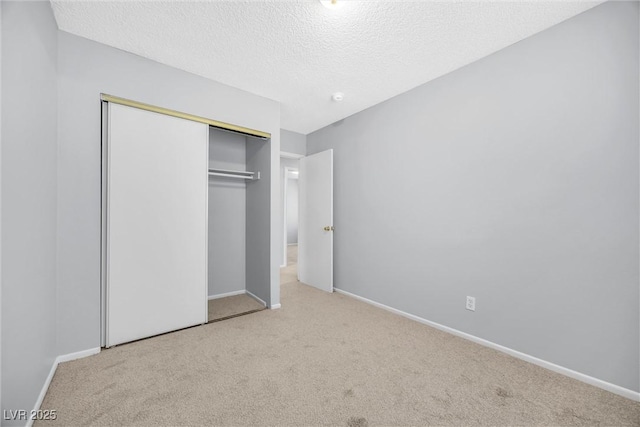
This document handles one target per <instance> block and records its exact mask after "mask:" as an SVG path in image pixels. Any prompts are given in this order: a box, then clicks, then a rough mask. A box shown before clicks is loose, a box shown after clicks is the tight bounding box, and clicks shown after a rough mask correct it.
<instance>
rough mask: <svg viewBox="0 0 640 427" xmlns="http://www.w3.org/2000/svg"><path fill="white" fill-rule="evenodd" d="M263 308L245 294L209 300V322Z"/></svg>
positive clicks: (263, 307)
mask: <svg viewBox="0 0 640 427" xmlns="http://www.w3.org/2000/svg"><path fill="white" fill-rule="evenodd" d="M264 309H265V306H264V305H262V304H261V303H259V302H258V301H256V300H255V299H254V298H252V297H250V296H249V295H247V294H243V295H234V296H231V297H225V298H218V299H212V300H209V322H217V321H220V320H225V319H230V318H232V317H236V316H242V315H243V314H249V313H255V312H256V311H259V310H264Z"/></svg>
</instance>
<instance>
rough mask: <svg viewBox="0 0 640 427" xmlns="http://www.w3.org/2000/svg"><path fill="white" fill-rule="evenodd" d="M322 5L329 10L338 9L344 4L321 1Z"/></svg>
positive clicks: (333, 0) (336, 0) (327, 0)
mask: <svg viewBox="0 0 640 427" xmlns="http://www.w3.org/2000/svg"><path fill="white" fill-rule="evenodd" d="M320 3H322V5H323V6H324V7H326V8H327V9H337V8H339V7H340V6H342V3H338V0H320Z"/></svg>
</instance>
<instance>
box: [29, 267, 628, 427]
mask: <svg viewBox="0 0 640 427" xmlns="http://www.w3.org/2000/svg"><path fill="white" fill-rule="evenodd" d="M291 270H295V265H294V266H291V267H287V268H286V269H283V276H286V277H295V271H294V272H293V273H292V272H291ZM42 408H43V409H56V410H57V414H58V419H57V420H56V421H55V423H53V422H52V423H51V424H58V425H64V426H67V425H82V426H86V425H117V426H121V425H148V426H155V425H164V426H169V425H171V426H185V425H189V426H200V425H225V426H230V425H245V426H246V425H254V426H260V425H278V426H280V425H292V426H293V425H295V426H312V425H338V426H367V425H370V426H373V425H387V426H389V425H500V426H505V425H554V426H555V425H608V426H623V425H627V426H630V425H635V426H637V425H639V420H640V403H635V402H632V401H630V400H628V399H625V398H622V397H619V396H616V395H614V394H611V393H609V392H606V391H603V390H601V389H598V388H595V387H592V386H589V385H586V384H583V383H581V382H578V381H576V380H572V379H570V378H567V377H564V376H562V375H559V374H556V373H553V372H551V371H547V370H545V369H543V368H540V367H538V366H535V365H531V364H529V363H526V362H523V361H521V360H518V359H515V358H512V357H510V356H507V355H505V354H502V353H499V352H497V351H494V350H491V349H488V348H485V347H482V346H480V345H477V344H474V343H472V342H469V341H466V340H463V339H461V338H457V337H454V336H452V335H449V334H446V333H444V332H441V331H438V330H435V329H432V328H430V327H427V326H424V325H421V324H419V323H416V322H413V321H410V320H408V319H405V318H403V317H400V316H396V315H394V314H391V313H388V312H386V311H383V310H380V309H377V308H375V307H372V306H370V305H367V304H364V303H361V302H359V301H356V300H354V299H351V298H349V297H347V296H344V295H341V294H328V293H323V292H322V291H319V290H316V289H314V288H311V287H308V286H306V285H302V284H300V283H298V282H297V281H295V280H288V281H287V282H284V281H283V284H282V308H281V309H279V310H264V311H261V312H258V313H255V314H252V315H250V316H241V317H236V318H233V319H230V320H227V321H224V322H217V323H210V324H207V325H204V326H199V327H194V328H191V329H186V330H182V331H179V332H175V333H171V334H166V335H162V336H159V337H156V338H151V339H147V340H142V341H138V342H135V343H131V344H127V345H122V346H119V347H115V348H113V349H109V350H104V351H102V352H101V353H100V354H98V355H95V356H91V357H88V358H85V359H80V360H76V361H73V362H67V363H62V364H61V365H60V366H59V367H58V371H57V372H56V375H55V377H54V378H53V382H52V384H51V387H50V389H49V392H48V393H47V395H46V398H45V401H44V404H43V406H42ZM44 424H46V423H36V425H44Z"/></svg>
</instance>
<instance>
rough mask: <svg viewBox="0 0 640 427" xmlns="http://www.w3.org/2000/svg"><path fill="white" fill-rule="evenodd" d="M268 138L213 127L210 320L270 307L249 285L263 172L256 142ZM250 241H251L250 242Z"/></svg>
mask: <svg viewBox="0 0 640 427" xmlns="http://www.w3.org/2000/svg"><path fill="white" fill-rule="evenodd" d="M264 143H265V140H264V139H262V138H256V137H251V136H247V135H244V134H241V133H238V132H232V131H227V130H223V129H218V128H216V127H213V126H210V127H209V182H208V248H209V250H208V266H207V267H208V268H207V284H208V304H207V308H208V322H209V323H210V322H216V321H220V320H225V319H229V318H233V317H237V316H241V315H244V314H250V313H255V312H258V311H261V310H264V309H265V308H267V303H266V302H265V301H264V300H262V299H261V298H260V297H258V296H257V295H255V294H254V293H253V292H251V290H249V289H247V267H248V265H247V245H248V244H251V243H250V240H251V239H250V237H251V236H249V235H248V231H247V212H248V209H249V208H250V206H251V202H252V200H251V199H252V190H254V188H253V186H257V185H260V184H259V183H260V171H259V170H257V169H255V168H251V166H257V165H254V162H252V159H251V157H252V153H253V152H254V151H255V147H254V146H253V145H255V144H260V145H261V144H264ZM248 240H249V242H248Z"/></svg>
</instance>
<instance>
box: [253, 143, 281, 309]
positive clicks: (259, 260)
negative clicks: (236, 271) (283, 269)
mask: <svg viewBox="0 0 640 427" xmlns="http://www.w3.org/2000/svg"><path fill="white" fill-rule="evenodd" d="M272 143H273V139H272V140H266V141H265V140H261V139H258V138H247V161H246V163H247V170H249V171H254V172H260V179H259V180H257V181H247V230H246V233H247V234H246V253H247V270H246V272H247V273H246V285H247V287H246V289H247V291H249V292H251V293H252V294H253V295H255V296H257V297H258V298H260V299H262V300H263V301H264V302H265V303H266V304H267V306H268V307H271V306H272V305H274V304H280V280H279V272H280V270H279V268H278V264H275V268H273V267H274V263H276V262H277V261H278V257H277V253H275V252H274V251H275V250H278V249H279V247H277V245H274V243H275V242H277V236H276V235H275V231H276V230H280V229H281V228H280V227H276V228H275V229H273V228H270V227H269V224H270V223H272V221H273V220H274V219H277V218H274V216H275V215H273V210H272V211H271V212H270V213H265V211H264V206H271V207H272V209H273V199H276V200H277V196H276V195H277V194H278V193H276V192H274V193H271V194H270V193H268V192H267V189H269V188H271V185H272V184H274V183H275V184H276V185H277V184H278V183H279V181H278V179H277V178H278V176H277V175H275V176H274V174H273V172H277V171H278V163H277V161H278V153H279V147H278V152H276V153H274V152H273V151H272V149H273V148H274V147H273V146H272ZM274 154H275V162H276V163H275V165H274V164H273V163H272V162H273V161H274ZM272 194H273V197H272ZM265 243H268V244H270V245H271V252H270V251H268V250H265ZM274 246H275V247H274ZM274 272H275V273H276V274H277V275H278V278H277V283H278V286H277V289H274V288H271V294H270V295H269V294H268V292H267V291H268V288H265V286H264V282H265V280H267V278H268V277H269V275H270V276H271V280H272V283H273V280H274V276H273V274H274Z"/></svg>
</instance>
